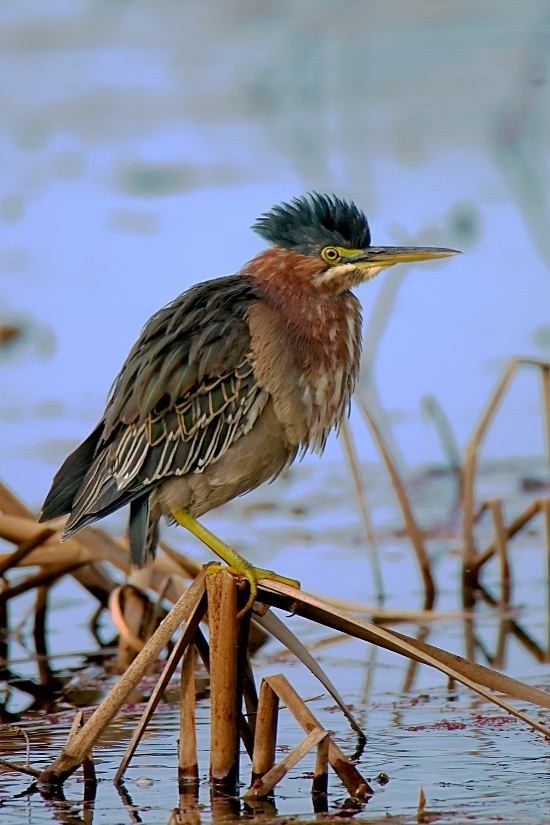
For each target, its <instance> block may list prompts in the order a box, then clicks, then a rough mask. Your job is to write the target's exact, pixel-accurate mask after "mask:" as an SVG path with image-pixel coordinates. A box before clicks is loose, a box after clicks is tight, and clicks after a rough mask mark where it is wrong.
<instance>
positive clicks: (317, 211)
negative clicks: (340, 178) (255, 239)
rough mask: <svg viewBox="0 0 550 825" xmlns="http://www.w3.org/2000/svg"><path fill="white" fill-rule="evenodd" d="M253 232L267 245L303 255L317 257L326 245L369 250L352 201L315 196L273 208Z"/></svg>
mask: <svg viewBox="0 0 550 825" xmlns="http://www.w3.org/2000/svg"><path fill="white" fill-rule="evenodd" d="M252 229H253V230H254V232H256V233H257V234H258V235H260V236H261V237H262V238H263V239H264V240H265V241H267V242H268V243H270V244H274V245H275V246H284V247H286V248H287V249H291V250H292V251H294V252H300V253H301V254H302V255H318V254H319V252H320V251H321V249H322V248H323V247H325V246H327V245H334V246H343V247H344V248H347V249H365V247H367V246H370V230H369V225H368V223H367V218H366V217H365V215H364V213H363V212H362V211H361V210H360V209H358V207H357V206H356V205H355V204H354V203H352V202H351V201H349V202H348V201H345V200H343V199H342V198H338V197H336V195H320V194H318V193H317V192H310V193H308V194H306V195H301V196H300V197H299V198H293V199H292V201H291V202H290V203H281V204H278V205H277V206H273V207H272V208H271V209H270V210H269V211H268V212H265V213H264V214H263V215H260V217H259V218H258V219H257V220H256V222H255V223H254V224H253V226H252Z"/></svg>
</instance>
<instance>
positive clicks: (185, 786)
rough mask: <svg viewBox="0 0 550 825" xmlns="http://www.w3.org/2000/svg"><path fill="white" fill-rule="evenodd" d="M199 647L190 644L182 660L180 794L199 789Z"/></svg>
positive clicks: (179, 745) (179, 744)
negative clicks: (197, 729)
mask: <svg viewBox="0 0 550 825" xmlns="http://www.w3.org/2000/svg"><path fill="white" fill-rule="evenodd" d="M196 666H197V648H196V647H195V645H194V644H190V645H189V646H188V648H187V650H186V651H185V653H184V654H183V659H182V662H181V696H180V735H179V741H178V786H179V792H180V794H186V793H187V794H188V793H189V792H190V791H192V790H194V791H198V785H199V764H198V758H197V731H196V728H195V704H196V688H195V669H196Z"/></svg>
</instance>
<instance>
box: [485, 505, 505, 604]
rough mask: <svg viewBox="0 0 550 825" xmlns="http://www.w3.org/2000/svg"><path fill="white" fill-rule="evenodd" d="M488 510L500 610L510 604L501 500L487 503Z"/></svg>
mask: <svg viewBox="0 0 550 825" xmlns="http://www.w3.org/2000/svg"><path fill="white" fill-rule="evenodd" d="M488 505H489V510H490V511H491V516H492V518H493V525H494V528H495V547H496V551H497V557H498V567H499V573H500V602H499V605H500V607H501V608H505V607H508V605H509V604H510V563H509V561H508V532H507V530H506V527H505V525H504V515H503V512H502V499H500V498H492V499H490V500H489V501H488Z"/></svg>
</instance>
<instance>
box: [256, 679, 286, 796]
mask: <svg viewBox="0 0 550 825" xmlns="http://www.w3.org/2000/svg"><path fill="white" fill-rule="evenodd" d="M278 718H279V697H278V696H277V694H276V693H275V691H274V690H273V688H272V687H271V686H270V685H269V684H268V682H266V681H265V679H262V684H261V685H260V698H259V700H258V715H257V718H256V735H255V737H254V754H253V756H252V786H254V784H255V783H256V781H257V780H258V779H261V778H262V776H264V774H266V773H267V772H268V771H270V770H271V768H272V767H273V766H274V764H275V747H276V744H277V721H278Z"/></svg>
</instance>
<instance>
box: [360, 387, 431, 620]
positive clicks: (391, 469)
mask: <svg viewBox="0 0 550 825" xmlns="http://www.w3.org/2000/svg"><path fill="white" fill-rule="evenodd" d="M354 398H355V400H356V401H357V404H358V405H359V409H360V410H361V413H362V414H363V417H364V418H365V420H366V422H367V424H368V426H369V429H370V431H371V433H372V435H373V437H374V440H375V442H376V445H377V447H378V450H379V452H380V455H381V456H382V459H383V461H384V464H385V465H386V469H387V471H388V474H389V476H390V479H391V483H392V487H393V489H394V490H395V494H396V496H397V500H398V502H399V506H400V507H401V512H402V514H403V519H404V521H405V528H406V530H407V534H408V536H409V539H410V541H411V544H412V546H413V549H414V552H415V554H416V560H417V562H418V566H419V568H420V574H421V576H422V580H423V582H424V592H425V602H424V609H425V610H430V609H431V608H432V607H433V604H434V601H435V596H436V588H435V582H434V580H433V576H432V570H431V562H430V557H429V556H428V553H427V552H426V547H425V545H424V539H423V537H422V531H421V530H420V527H419V526H418V523H417V521H416V518H415V516H414V513H413V509H412V505H411V502H410V500H409V496H408V495H407V491H406V489H405V485H404V483H403V480H402V478H401V476H400V475H399V472H398V470H397V467H396V466H395V463H394V461H393V459H392V457H391V455H390V451H389V450H388V448H387V446H386V444H385V442H384V439H383V437H382V433H381V431H380V429H379V427H378V425H377V424H376V422H375V420H374V418H373V417H372V415H371V414H370V412H369V410H368V408H367V405H366V404H365V402H364V401H363V399H362V398H361V396H360V395H359V393H357V392H356V393H355V395H354Z"/></svg>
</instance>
